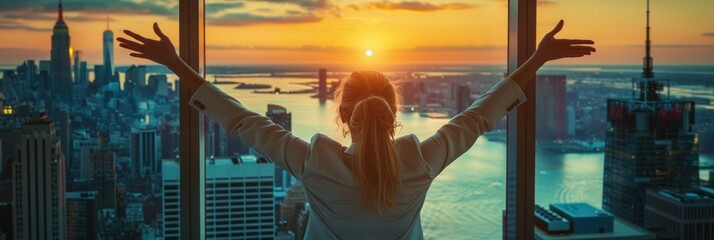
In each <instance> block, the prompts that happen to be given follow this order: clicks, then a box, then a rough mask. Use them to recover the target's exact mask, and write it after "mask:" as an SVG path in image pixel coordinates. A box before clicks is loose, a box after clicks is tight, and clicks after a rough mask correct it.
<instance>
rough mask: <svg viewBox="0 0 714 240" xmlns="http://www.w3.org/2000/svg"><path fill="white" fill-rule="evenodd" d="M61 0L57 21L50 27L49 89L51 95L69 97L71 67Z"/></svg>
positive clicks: (67, 32) (68, 42)
mask: <svg viewBox="0 0 714 240" xmlns="http://www.w3.org/2000/svg"><path fill="white" fill-rule="evenodd" d="M62 11H63V9H62V1H61V0H60V3H59V8H58V10H57V22H55V26H54V28H53V29H52V52H51V55H50V60H51V61H50V62H51V64H50V81H51V84H50V91H51V92H52V96H53V97H61V98H64V99H70V98H71V96H72V69H71V67H70V65H71V59H70V51H72V50H71V49H70V41H69V40H70V39H69V28H68V27H67V24H66V23H65V22H64V17H63V16H62Z"/></svg>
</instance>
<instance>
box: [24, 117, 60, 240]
mask: <svg viewBox="0 0 714 240" xmlns="http://www.w3.org/2000/svg"><path fill="white" fill-rule="evenodd" d="M64 164H65V159H64V156H63V155H62V150H61V148H60V141H59V140H58V138H57V135H56V133H55V125H54V123H53V122H52V121H50V120H48V119H47V115H46V114H45V112H40V113H38V114H35V115H33V116H31V117H30V118H29V119H28V121H27V122H26V123H25V124H23V126H22V130H21V132H20V149H19V151H18V156H17V159H16V161H15V163H14V169H13V171H14V173H13V188H14V189H13V194H14V199H13V200H14V205H13V206H14V209H13V219H14V222H15V237H16V239H64V238H65V234H66V227H65V226H66V220H65V216H66V215H65V214H66V212H65V171H64V168H65V166H64Z"/></svg>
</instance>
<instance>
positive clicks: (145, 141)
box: [131, 126, 161, 177]
mask: <svg viewBox="0 0 714 240" xmlns="http://www.w3.org/2000/svg"><path fill="white" fill-rule="evenodd" d="M131 164H132V174H133V175H134V177H149V176H151V175H152V174H160V173H161V132H160V131H159V130H158V129H156V128H155V127H152V126H138V127H134V128H132V130H131Z"/></svg>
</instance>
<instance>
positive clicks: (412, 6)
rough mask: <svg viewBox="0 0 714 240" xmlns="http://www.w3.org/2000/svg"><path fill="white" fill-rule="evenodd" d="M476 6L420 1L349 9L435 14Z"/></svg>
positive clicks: (350, 6)
mask: <svg viewBox="0 0 714 240" xmlns="http://www.w3.org/2000/svg"><path fill="white" fill-rule="evenodd" d="M475 7H476V5H473V4H466V3H457V2H454V3H442V4H432V3H429V2H420V1H401V2H389V1H383V2H371V3H366V4H360V5H355V4H352V5H349V6H347V8H350V9H353V10H364V9H379V10H406V11H415V12H434V11H441V10H462V9H470V8H475Z"/></svg>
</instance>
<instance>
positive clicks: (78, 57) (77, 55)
mask: <svg viewBox="0 0 714 240" xmlns="http://www.w3.org/2000/svg"><path fill="white" fill-rule="evenodd" d="M72 57H74V64H73V65H72V74H73V75H74V76H73V77H74V82H75V83H81V82H82V81H81V80H82V79H81V78H82V74H80V72H79V71H80V64H81V62H82V51H79V50H74V53H73V56H72Z"/></svg>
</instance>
